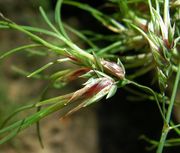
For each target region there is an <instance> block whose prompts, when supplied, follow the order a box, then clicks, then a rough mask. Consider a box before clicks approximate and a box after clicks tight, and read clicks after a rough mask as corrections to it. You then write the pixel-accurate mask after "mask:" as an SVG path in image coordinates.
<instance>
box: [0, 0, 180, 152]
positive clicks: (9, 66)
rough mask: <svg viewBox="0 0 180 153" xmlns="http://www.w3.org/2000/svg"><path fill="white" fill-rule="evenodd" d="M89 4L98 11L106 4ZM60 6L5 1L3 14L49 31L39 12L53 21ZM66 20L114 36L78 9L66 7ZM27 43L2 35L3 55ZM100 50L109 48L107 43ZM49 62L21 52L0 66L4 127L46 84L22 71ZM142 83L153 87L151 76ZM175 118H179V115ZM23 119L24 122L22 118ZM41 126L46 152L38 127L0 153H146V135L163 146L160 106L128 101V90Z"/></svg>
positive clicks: (0, 2) (51, 1)
mask: <svg viewBox="0 0 180 153" xmlns="http://www.w3.org/2000/svg"><path fill="white" fill-rule="evenodd" d="M79 1H80V0H79ZM81 1H82V2H83V0H81ZM85 2H86V3H88V4H89V5H92V6H93V7H95V8H99V7H101V6H102V4H104V2H105V0H98V1H97V0H86V1H85ZM55 3H56V1H55V0H26V1H24V0H6V1H4V0H0V12H2V13H3V14H4V16H6V17H7V18H9V19H11V20H13V21H14V22H17V23H19V24H24V25H35V26H38V27H46V25H45V23H44V22H43V21H42V19H41V16H40V13H39V11H38V7H39V5H41V6H43V8H44V9H45V10H46V12H47V14H48V15H49V16H50V17H51V16H52V15H53V10H54V6H55ZM62 15H63V20H64V21H65V22H67V23H69V24H70V25H73V26H74V27H76V28H79V29H90V30H94V31H98V32H99V33H103V34H106V33H109V31H108V32H107V31H106V29H105V28H104V27H102V26H101V24H100V23H99V22H97V21H96V20H95V19H93V18H92V17H91V16H90V15H89V14H88V13H86V12H84V11H81V10H79V9H77V8H74V7H70V6H65V7H63V13H62ZM74 39H77V38H74ZM28 41H30V40H28V38H27V37H25V36H24V35H22V34H19V33H18V32H16V31H9V30H0V51H1V52H4V51H6V50H9V49H12V48H14V47H17V46H20V45H22V44H26V43H27V42H28ZM81 45H82V46H83V44H81ZM99 45H102V46H103V45H104V44H103V42H102V44H99ZM50 58H54V57H53V56H51V55H50V56H48V57H47V56H46V57H44V56H40V55H39V56H30V55H28V54H27V53H23V52H21V53H18V54H16V55H13V56H11V57H8V58H6V59H5V60H3V61H0V122H2V121H3V119H4V118H5V116H7V115H8V113H9V112H12V111H14V110H15V109H16V108H18V107H19V106H22V105H26V104H29V103H31V102H34V101H37V100H38V98H39V95H40V94H41V93H42V91H43V89H44V88H45V86H46V84H47V82H46V81H40V80H35V79H27V78H26V77H24V76H23V75H22V74H23V72H21V69H24V70H27V71H30V72H31V71H33V70H34V69H36V68H37V67H39V66H41V65H43V64H44V63H47V61H48V60H49V59H50ZM143 77H144V78H146V79H145V80H144V78H140V79H139V80H144V82H148V77H150V74H148V75H147V76H143ZM77 87H78V82H77V83H75V84H74V86H71V87H69V88H67V89H63V91H61V90H60V91H57V90H53V89H52V90H51V91H50V93H49V94H50V95H55V94H57V93H60V94H62V93H63V92H65V91H70V90H73V89H75V88H77ZM176 112H177V113H176V114H178V112H179V111H178V110H177V111H176ZM177 116H178V115H177ZM19 117H23V113H22V114H21V116H19ZM177 118H178V117H177ZM40 123H41V134H42V139H43V143H44V149H42V148H41V146H40V144H39V141H38V138H37V132H36V128H35V126H32V127H31V128H29V129H27V130H25V131H23V132H21V133H20V134H19V135H18V136H17V137H16V138H14V139H13V140H11V141H10V142H8V143H6V144H4V145H2V146H0V153H145V152H146V151H147V148H149V147H150V145H149V144H148V143H147V142H145V141H144V140H141V139H140V137H141V136H142V135H146V136H148V137H150V138H152V139H156V140H158V139H159V136H160V131H161V127H162V121H161V118H160V115H159V112H158V109H157V106H156V104H155V103H152V102H150V101H146V102H144V101H141V102H137V101H128V98H127V95H126V93H125V91H123V90H121V91H118V92H117V94H116V95H115V96H114V97H113V98H111V99H110V100H108V101H106V100H102V101H101V102H100V103H97V104H95V105H93V106H91V107H88V108H85V109H82V110H80V111H79V112H77V113H75V114H73V115H72V116H70V117H68V118H66V119H64V120H59V115H58V113H56V114H53V115H51V116H49V117H47V118H46V119H43V120H42V121H41V122H40ZM179 149H180V148H178V147H177V148H175V149H172V148H168V149H166V150H165V152H166V153H179ZM149 152H150V153H151V152H152V153H153V152H154V150H150V151H149Z"/></svg>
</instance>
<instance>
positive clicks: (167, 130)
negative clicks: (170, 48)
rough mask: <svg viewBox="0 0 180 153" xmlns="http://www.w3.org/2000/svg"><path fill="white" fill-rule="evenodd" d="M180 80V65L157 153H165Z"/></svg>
mask: <svg viewBox="0 0 180 153" xmlns="http://www.w3.org/2000/svg"><path fill="white" fill-rule="evenodd" d="M179 80H180V64H179V67H178V73H177V75H176V79H175V83H174V87H173V91H172V96H171V100H170V104H169V107H168V111H167V115H166V122H165V123H164V126H163V129H162V135H161V138H160V142H159V145H158V148H157V151H156V153H162V152H163V148H164V145H165V141H166V137H167V135H168V132H169V130H170V127H169V123H170V119H171V114H172V110H173V106H174V102H175V98H176V92H177V89H178V83H179Z"/></svg>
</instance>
